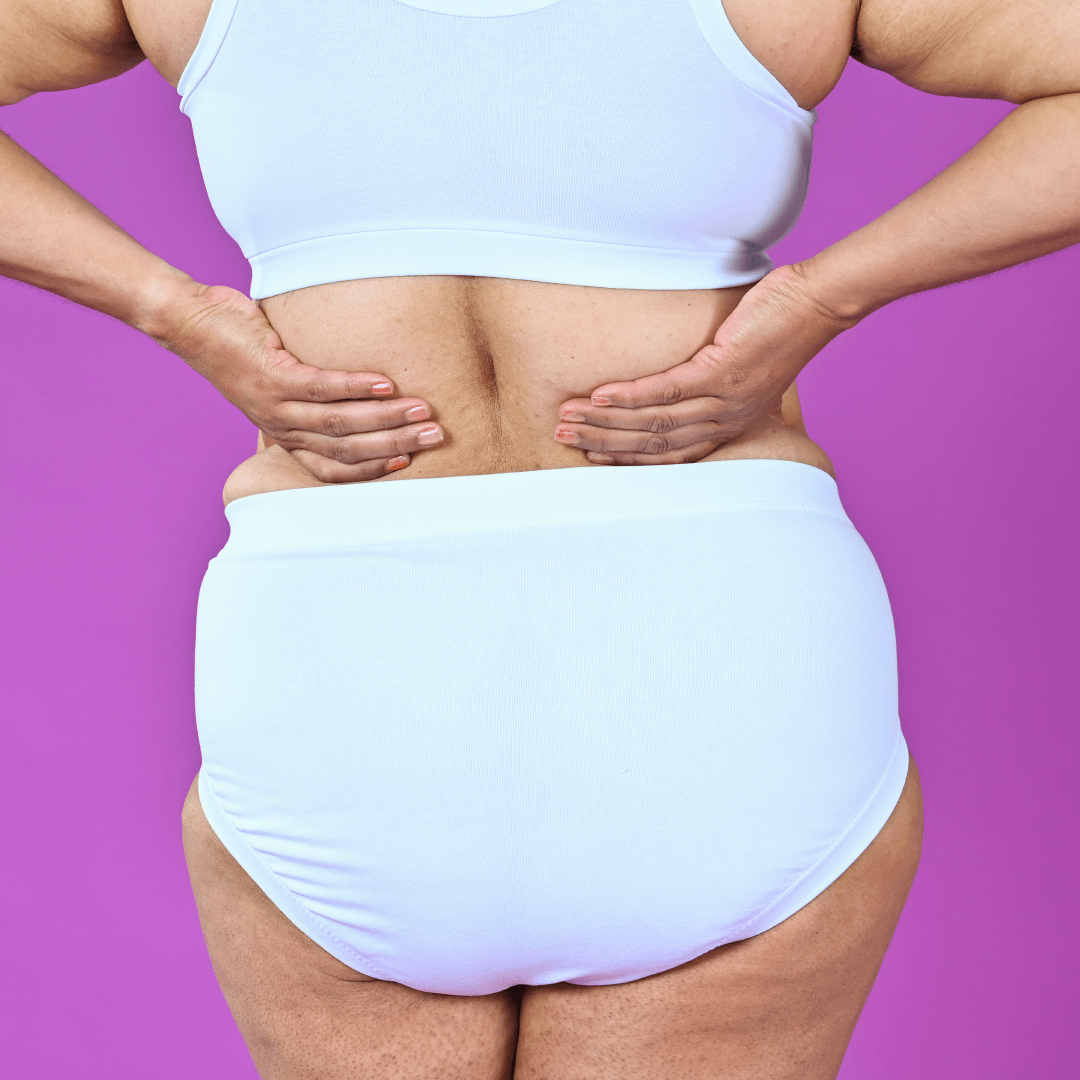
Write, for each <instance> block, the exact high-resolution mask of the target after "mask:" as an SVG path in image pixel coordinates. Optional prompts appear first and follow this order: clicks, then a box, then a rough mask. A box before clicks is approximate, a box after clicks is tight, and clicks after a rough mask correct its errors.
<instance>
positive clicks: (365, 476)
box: [291, 450, 412, 484]
mask: <svg viewBox="0 0 1080 1080" xmlns="http://www.w3.org/2000/svg"><path fill="white" fill-rule="evenodd" d="M291 453H292V456H293V457H294V458H296V460H297V461H298V462H299V463H300V464H301V465H302V466H303V467H304V468H305V469H307V471H308V472H309V473H311V475H312V476H314V477H315V479H316V480H321V481H322V482H323V483H324V484H355V483H359V482H360V481H363V480H377V479H378V478H379V477H380V476H386V475H387V474H388V473H393V472H397V471H399V470H400V469H404V468H405V467H406V466H407V465H408V464H409V463H410V461H411V460H412V459H411V458H410V457H409V456H408V455H407V454H402V455H399V456H397V457H392V458H375V459H373V460H371V461H362V462H360V463H359V464H358V465H344V464H342V463H341V462H340V461H332V460H331V459H330V458H324V457H323V456H322V455H321V454H313V453H312V452H311V451H310V450H293V451H291Z"/></svg>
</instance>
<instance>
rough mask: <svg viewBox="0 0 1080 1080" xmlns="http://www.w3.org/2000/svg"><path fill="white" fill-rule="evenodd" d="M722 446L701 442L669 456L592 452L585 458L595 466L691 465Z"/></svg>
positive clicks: (721, 444)
mask: <svg viewBox="0 0 1080 1080" xmlns="http://www.w3.org/2000/svg"><path fill="white" fill-rule="evenodd" d="M721 446H723V443H717V442H700V443H694V445H693V446H687V447H684V448H683V449H682V450H673V451H671V453H668V454H659V455H655V454H622V453H613V454H605V453H600V452H599V451H590V452H589V453H588V454H586V455H585V456H586V457H587V458H588V459H589V460H590V461H591V462H592V463H593V464H594V465H689V464H691V463H692V462H695V461H700V460H701V459H702V458H703V457H707V456H708V455H709V454H711V453H712V452H713V451H714V450H716V449H718V448H719V447H721Z"/></svg>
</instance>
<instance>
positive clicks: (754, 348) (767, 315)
mask: <svg viewBox="0 0 1080 1080" xmlns="http://www.w3.org/2000/svg"><path fill="white" fill-rule="evenodd" d="M857 321H858V320H856V319H850V318H842V317H840V316H839V315H836V314H834V313H832V312H830V311H829V310H828V309H827V308H826V307H825V306H824V305H823V304H822V303H821V302H819V301H818V300H816V299H815V297H814V295H813V290H812V285H811V274H810V273H809V272H808V268H807V266H806V265H805V264H799V265H795V266H781V267H778V268H777V269H776V270H773V271H772V273H770V274H768V275H767V276H766V277H764V278H762V279H761V281H759V282H758V283H757V284H756V285H755V286H754V287H753V288H752V289H750V290H749V292H747V293H746V295H745V296H744V297H743V298H742V300H741V301H740V302H739V304H738V306H737V307H736V308H735V310H734V311H733V312H732V313H731V315H730V316H728V318H727V319H725V320H724V322H723V324H722V325H721V326H720V329H719V330H718V331H717V333H716V337H715V338H714V339H713V343H712V344H711V345H706V346H705V347H704V348H703V349H702V350H701V351H700V352H698V353H697V354H695V355H694V356H692V357H691V358H690V359H689V360H686V361H685V362H683V363H681V364H678V365H676V366H675V367H673V368H669V369H668V370H667V371H663V372H660V373H659V374H657V375H647V376H645V377H644V378H641V379H635V380H634V381H633V382H619V383H605V384H604V385H603V386H598V387H597V388H596V389H595V390H594V391H593V393H592V398H591V400H590V399H589V398H571V399H570V400H569V401H566V402H564V403H563V404H562V406H560V408H559V420H560V423H559V425H558V427H557V428H556V429H555V440H556V441H557V442H560V443H562V444H563V445H566V446H571V447H574V448H576V449H580V450H583V451H585V452H586V456H587V457H588V459H589V460H590V461H592V462H593V463H594V464H597V465H671V464H679V463H685V462H692V461H700V460H701V459H702V458H703V457H706V456H707V455H708V454H711V453H712V452H713V451H714V450H716V449H717V448H718V447H720V446H722V445H723V444H724V443H726V442H730V441H731V440H732V439H734V438H736V437H737V436H739V435H741V434H743V432H745V431H746V430H747V429H748V428H750V427H751V426H752V425H753V424H755V423H757V422H759V421H761V420H762V419H763V418H765V417H767V416H774V417H776V418H779V416H780V400H781V398H782V397H783V394H784V391H785V390H786V389H787V388H788V387H789V386H790V385H791V384H792V383H793V382H794V381H795V376H796V375H798V373H799V372H800V371H801V370H802V369H803V367H805V366H806V364H807V363H809V361H810V360H812V359H813V358H814V356H816V355H817V354H818V352H820V350H821V349H822V348H823V347H824V346H825V345H827V344H828V343H829V342H830V341H831V340H832V339H833V338H834V337H836V336H837V335H838V334H839V333H841V332H842V331H844V330H846V329H848V327H850V326H853V325H854V324H855V322H857Z"/></svg>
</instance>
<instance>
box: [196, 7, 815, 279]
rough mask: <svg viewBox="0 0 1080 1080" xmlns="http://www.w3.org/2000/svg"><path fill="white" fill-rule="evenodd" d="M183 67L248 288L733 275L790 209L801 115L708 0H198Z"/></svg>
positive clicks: (748, 266) (803, 138) (740, 274)
mask: <svg viewBox="0 0 1080 1080" xmlns="http://www.w3.org/2000/svg"><path fill="white" fill-rule="evenodd" d="M470 11H471V12H472V13H473V14H468V13H467V12H470ZM180 91H181V93H182V95H183V100H182V107H183V108H184V110H185V111H186V112H187V114H188V115H189V116H190V117H191V120H192V124H193V127H194V132H195V138H196V143H197V146H198V150H199V157H200V160H201V162H202V167H203V173H204V176H205V179H206V185H207V190H208V191H209V193H210V198H211V201H212V202H213V205H214V208H215V210H216V211H217V214H218V217H219V218H220V219H221V222H222V224H223V225H224V226H225V228H226V229H227V230H228V231H229V233H230V234H231V235H232V236H233V237H234V238H235V239H236V241H237V242H238V243H239V245H240V247H241V248H242V249H243V252H244V254H245V255H246V256H247V257H248V259H249V260H250V262H251V265H252V275H253V276H252V295H253V296H255V297H264V296H270V295H274V294H276V293H280V292H286V291H289V290H292V289H298V288H303V287H305V286H309V285H315V284H320V283H323V282H328V281H339V280H348V279H352V278H363V277H381V276H393V275H405V274H467V275H477V276H491V277H510V278H525V279H533V280H542V281H559V282H566V283H570V284H579V285H596V286H607V287H613V288H643V289H693V288H718V287H725V286H731V285H740V284H746V283H748V282H752V281H755V280H757V279H758V278H760V277H761V276H763V275H764V274H765V273H766V272H767V271H768V269H769V267H770V265H771V264H770V263H769V261H768V258H767V256H766V255H765V250H766V249H767V248H768V247H769V246H770V245H771V244H773V243H775V242H776V241H777V240H778V239H780V238H781V237H782V236H783V235H784V234H785V233H786V232H787V231H788V230H789V229H790V228H791V227H792V225H793V224H794V222H795V220H796V218H797V216H798V213H799V210H800V209H801V206H802V202H803V198H804V196H805V192H806V184H807V176H808V169H809V160H810V148H811V124H812V122H813V118H814V117H813V113H810V112H807V111H805V110H803V109H800V108H799V107H798V106H797V105H796V104H795V102H794V101H792V100H791V98H790V96H789V95H788V94H787V92H786V91H785V90H784V89H783V87H781V86H780V85H779V83H777V81H776V80H775V79H774V78H773V77H772V76H771V75H770V74H769V73H768V72H767V71H766V70H765V69H764V68H763V67H762V66H761V65H760V64H759V63H758V62H757V61H756V60H755V59H754V57H753V56H752V55H751V54H750V53H749V52H748V51H747V50H746V48H745V46H743V45H742V43H741V41H740V40H739V38H738V37H737V36H736V35H735V33H734V31H733V30H732V29H731V27H730V24H729V23H728V21H727V18H726V16H725V15H724V9H723V5H722V3H721V2H720V0H693V2H689V0H555V2H548V3H538V2H537V0H532V2H530V0H430V2H429V3H427V4H424V3H415V4H414V3H408V4H406V3H402V2H399V0H304V2H303V3H301V2H299V0H214V4H213V8H212V9H211V13H210V17H209V19H208V21H207V24H206V27H205V30H204V33H203V36H202V39H201V40H200V42H199V45H198V47H197V49H196V51H195V54H194V55H193V56H192V58H191V62H190V63H189V64H188V67H187V69H186V70H185V72H184V74H183V77H182V78H181V81H180Z"/></svg>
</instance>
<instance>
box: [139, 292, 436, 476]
mask: <svg viewBox="0 0 1080 1080" xmlns="http://www.w3.org/2000/svg"><path fill="white" fill-rule="evenodd" d="M144 328H145V329H147V332H148V333H150V335H151V336H152V337H153V338H154V339H155V340H157V341H158V342H159V343H160V344H162V345H163V346H164V347H165V348H167V349H169V350H170V351H171V352H174V353H176V354H177V355H178V356H180V357H181V358H182V359H183V360H185V361H186V362H187V363H188V364H189V365H190V366H191V367H192V368H194V369H195V370H196V371H197V372H198V373H199V374H200V375H202V376H204V377H205V378H206V379H208V380H209V381H210V382H211V383H213V385H214V386H215V387H216V388H217V389H218V391H219V392H220V393H221V394H222V395H223V396H224V397H225V398H226V399H227V400H228V401H230V402H232V404H233V405H235V406H236V407H237V408H238V409H239V410H240V411H241V412H242V413H243V414H244V415H245V416H246V417H247V418H248V419H249V420H251V422H252V423H253V424H254V425H255V426H256V427H257V428H258V429H259V430H260V431H261V432H263V434H264V436H265V438H266V442H267V444H269V445H272V444H273V443H277V444H278V445H279V446H281V447H282V448H283V449H285V450H288V451H289V453H291V454H292V456H293V458H294V459H295V460H296V461H297V462H299V464H301V465H302V466H303V467H304V468H305V469H306V470H307V471H308V472H309V473H311V475H312V476H314V477H315V478H316V479H317V480H321V481H322V482H323V483H330V484H334V483H353V482H356V481H358V480H374V479H376V478H377V477H380V476H383V475H385V474H386V473H388V472H394V471H395V470H397V469H403V468H405V466H407V465H408V464H409V462H410V461H411V455H412V454H414V453H416V452H417V451H419V450H424V449H427V448H428V447H431V446H437V445H439V443H440V442H441V441H442V439H443V433H442V429H441V428H440V427H439V425H438V424H436V423H432V422H430V417H431V415H432V412H433V410H432V408H431V406H430V405H429V404H428V403H427V402H426V401H424V400H423V399H421V398H416V397H407V398H395V397H394V385H393V383H392V382H391V381H390V380H389V379H387V378H386V377H385V376H383V375H379V374H374V373H372V372H367V371H335V370H330V369H326V368H315V367H311V366H310V365H308V364H304V363H302V362H301V361H300V360H298V359H297V358H296V357H295V356H293V355H292V353H290V352H288V351H287V350H286V349H285V347H284V345H283V344H282V341H281V338H280V337H279V336H278V334H277V331H276V330H274V328H273V327H272V326H271V325H270V323H269V322H268V321H267V319H266V316H265V315H264V314H263V312H262V309H261V308H260V307H259V305H258V304H256V303H255V301H253V300H251V299H249V298H248V297H247V296H245V295H244V294H243V293H241V292H237V290H236V289H230V288H228V287H227V286H224V285H197V286H194V288H193V289H192V290H190V291H189V292H188V293H186V294H185V295H184V296H183V297H182V298H180V299H173V300H170V302H169V303H168V304H167V305H166V306H165V308H164V311H163V314H162V318H161V319H160V320H155V325H154V326H153V327H152V328H151V327H144Z"/></svg>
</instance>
